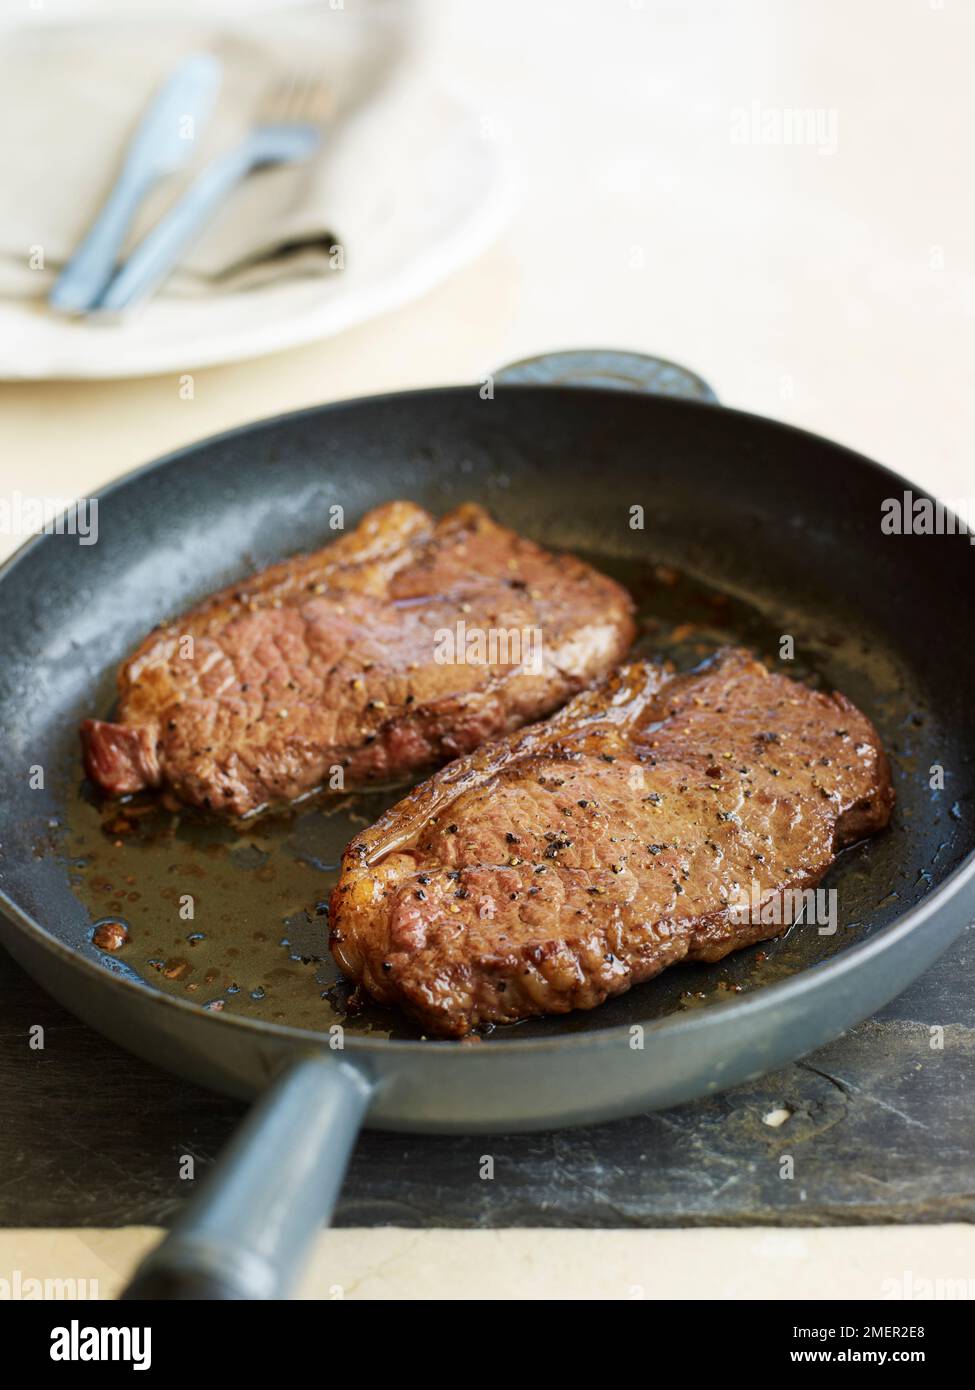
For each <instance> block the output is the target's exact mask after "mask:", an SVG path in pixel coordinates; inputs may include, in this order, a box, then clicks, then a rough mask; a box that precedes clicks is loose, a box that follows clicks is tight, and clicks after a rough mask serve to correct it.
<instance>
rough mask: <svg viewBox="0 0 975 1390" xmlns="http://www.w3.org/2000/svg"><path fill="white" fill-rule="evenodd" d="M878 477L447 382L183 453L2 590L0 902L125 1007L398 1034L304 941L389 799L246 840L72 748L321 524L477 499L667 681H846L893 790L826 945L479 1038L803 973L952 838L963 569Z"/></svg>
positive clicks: (385, 794)
mask: <svg viewBox="0 0 975 1390" xmlns="http://www.w3.org/2000/svg"><path fill="white" fill-rule="evenodd" d="M892 486H893V484H892V481H891V479H890V478H889V476H885V475H883V474H882V473H881V472H880V471H879V470H872V469H869V468H868V467H866V466H865V465H864V464H863V463H862V462H861V461H859V460H857V459H855V458H854V457H853V456H852V455H849V454H846V453H844V451H842V450H840V449H838V448H835V447H834V446H830V445H826V444H823V443H822V442H821V441H817V440H815V439H812V438H811V437H808V436H804V435H801V434H797V433H795V432H793V431H788V430H785V429H782V428H777V427H775V426H772V425H769V424H768V423H767V422H762V421H758V420H754V419H751V418H750V417H746V416H738V415H735V414H733V413H729V412H722V411H715V410H707V409H702V408H699V407H694V406H687V405H684V404H683V403H680V402H676V403H675V402H669V401H658V400H653V399H647V398H640V397H629V396H621V395H616V394H608V393H602V392H578V391H577V392H565V391H553V390H539V389H535V388H517V389H509V390H508V391H505V392H503V393H499V396H498V398H497V399H496V400H495V401H493V402H482V401H480V399H479V398H478V397H477V395H476V393H475V392H463V391H452V392H434V393H422V394H420V395H416V396H411V397H399V398H388V399H386V400H381V401H371V402H360V403H353V404H352V405H349V406H344V407H339V408H331V409H325V410H322V411H320V412H315V413H311V414H305V415H302V416H298V417H292V418H290V419H285V420H282V421H278V422H271V423H269V424H267V425H261V426H256V427H254V428H253V429H251V430H249V431H246V432H242V433H241V432H238V433H237V434H236V435H235V436H231V437H227V438H224V439H220V440H215V441H210V442H208V443H205V444H203V445H201V446H198V448H196V449H194V450H190V451H188V452H187V453H185V454H183V455H180V456H178V457H176V458H175V459H173V460H171V461H170V462H168V463H167V464H166V465H165V466H164V467H162V468H157V469H155V470H153V471H150V472H148V473H144V474H142V475H141V476H140V477H138V478H135V479H133V480H131V481H129V482H127V483H125V484H123V485H122V486H120V487H118V488H117V489H115V490H113V491H111V492H110V493H109V494H108V495H107V496H105V497H104V498H103V499H101V502H100V517H99V531H100V534H99V540H98V543H97V544H96V545H93V546H88V547H84V546H80V545H78V544H77V543H76V541H75V539H74V538H73V537H70V536H63V535H62V536H50V537H45V538H44V539H43V540H42V541H41V542H40V543H39V544H38V545H37V546H35V547H34V549H33V550H31V551H30V552H29V553H28V554H27V555H25V556H24V557H22V558H21V559H20V560H19V561H18V562H17V564H16V565H14V566H13V568H12V569H11V570H10V571H9V572H8V573H7V575H6V576H5V578H4V580H3V583H2V586H0V594H2V595H3V598H4V614H5V620H6V621H5V627H6V629H7V637H6V641H7V643H8V645H9V646H10V647H11V648H12V653H11V659H10V660H9V661H8V662H6V663H5V664H4V670H3V673H2V676H0V681H2V686H0V717H2V724H3V727H4V729H5V730H7V731H8V737H7V739H6V740H5V748H4V751H3V754H2V756H3V759H4V761H5V762H8V763H9V766H8V768H7V769H6V771H7V772H8V774H9V785H11V786H12V787H13V789H14V794H13V796H12V797H11V798H10V801H9V803H8V805H7V806H6V807H5V809H4V810H3V812H2V813H0V815H2V822H0V824H2V846H3V856H4V858H3V882H4V887H5V889H6V891H7V892H8V893H10V895H11V896H12V897H13V899H14V901H15V902H17V903H18V905H19V906H21V907H22V908H23V909H24V910H25V911H26V912H28V913H29V914H30V915H32V916H33V917H35V918H36V919H37V920H38V921H39V922H40V923H41V924H42V926H43V927H44V928H45V929H46V930H48V931H50V932H52V933H53V934H56V935H57V936H59V937H60V938H61V939H62V940H63V941H65V942H67V943H68V944H69V945H70V946H71V947H72V948H73V949H75V950H77V951H80V952H81V953H83V954H84V955H86V956H87V957H88V958H90V959H92V960H95V961H97V962H98V963H99V964H100V965H102V966H104V967H105V968H106V969H108V970H111V971H115V972H117V973H119V974H124V975H127V976H128V977H129V978H131V979H136V980H139V981H140V982H143V983H144V984H145V985H146V987H147V988H150V989H154V990H161V991H163V992H166V993H169V994H173V995H177V996H179V997H181V998H184V999H188V1000H190V1001H193V1002H195V1003H197V1004H199V1005H200V1006H201V1007H205V1008H209V1009H215V1010H218V1011H220V1012H223V1013H224V1014H243V1015H248V1016H250V1017H253V1018H257V1019H266V1020H270V1021H273V1022H277V1023H287V1024H290V1025H293V1026H296V1027H300V1028H305V1029H309V1030H313V1031H322V1030H327V1029H328V1028H329V1027H330V1026H331V1025H332V1024H334V1023H341V1024H342V1025H343V1026H344V1027H345V1028H347V1029H350V1030H352V1031H354V1032H368V1033H372V1034H374V1035H375V1034H378V1035H381V1036H398V1037H415V1036H417V1034H416V1033H415V1031H414V1030H413V1029H412V1028H411V1026H410V1024H409V1023H408V1022H406V1021H405V1020H404V1019H402V1018H401V1017H400V1016H399V1015H398V1014H396V1013H394V1012H391V1011H387V1010H381V1009H378V1008H370V1009H366V1010H365V1011H364V1012H362V1013H358V1014H355V1015H352V1014H350V1013H349V1012H348V1011H347V1008H346V1004H347V993H346V990H345V987H344V985H343V983H342V981H341V980H340V979H339V978H338V976H337V972H336V969H335V966H334V964H333V963H332V961H331V957H330V956H329V953H328V949H327V916H326V912H325V904H326V901H327V898H328V893H329V890H330V888H331V886H332V883H333V882H334V878H335V871H336V867H337V863H338V858H339V855H340V853H341V850H342V849H343V847H344V845H345V843H346V842H347V840H348V839H349V838H350V836H351V835H352V834H354V833H355V832H356V831H357V830H358V829H360V828H361V827H362V826H363V825H365V824H367V823H368V822H369V821H371V820H372V819H374V818H375V816H376V815H377V814H379V812H380V811H381V810H383V809H384V808H385V807H386V806H387V805H388V804H390V802H392V801H393V800H395V799H397V798H398V796H399V795H401V794H402V788H398V789H395V790H394V789H385V790H373V791H369V792H368V793H360V794H349V795H338V796H333V797H332V798H330V799H324V800H321V801H318V802H316V803H313V804H309V805H307V806H305V807H303V808H302V809H300V810H299V811H297V812H294V813H292V814H290V815H280V816H274V817H266V818H263V819H261V820H259V821H256V822H254V823H252V824H250V825H248V826H246V827H244V828H240V827H230V826H225V825H220V824H216V823H213V822H209V821H207V820H205V819H203V818H200V817H197V816H195V815H193V814H191V813H186V812H183V813H181V814H176V813H174V812H171V811H167V810H165V809H162V808H160V807H158V806H156V805H154V804H152V803H149V802H146V803H144V804H142V805H139V804H130V805H128V806H125V807H119V806H103V807H99V806H98V804H97V803H96V802H95V800H94V799H93V798H92V796H91V794H90V791H89V790H88V789H87V788H86V787H85V785H84V784H83V782H82V780H81V778H80V771H79V766H78V751H77V734H76V730H77V724H78V722H79V720H80V719H81V718H82V717H83V716H84V715H86V714H92V713H94V714H97V715H100V716H103V717H104V716H106V715H107V714H108V713H109V711H110V710H111V706H112V700H113V675H114V669H115V667H116V665H117V663H118V661H119V660H120V659H121V658H122V657H123V656H124V655H125V654H126V652H127V651H128V650H130V649H131V647H132V646H133V645H134V644H135V643H136V642H137V641H138V640H139V638H140V637H141V636H142V634H143V633H144V631H145V630H146V629H147V628H148V627H149V626H150V625H151V624H152V623H154V622H156V621H158V620H160V619H161V618H163V617H165V616H169V615H171V614H173V613H176V612H178V611H180V610H181V609H182V608H184V607H185V606H187V605H188V604H189V603H191V602H192V601H193V600H194V599H196V598H198V597H199V596H201V595H202V594H204V593H206V592H208V591H210V590H211V589H213V588H215V587H217V586H218V585H220V584H222V583H224V582H227V581H229V580H230V579H232V578H235V577H237V576H239V575H241V574H243V573H246V572H247V571H249V570H251V569H253V568H254V567H256V566H259V565H262V564H264V563H267V562H268V561H270V560H273V559H277V558H280V557H281V556H282V555H285V554H288V553H293V552H295V551H297V550H302V549H309V548H313V547H316V546H318V545H320V544H324V543H327V541H328V539H329V538H330V537H331V536H332V535H334V532H332V531H330V529H329V517H330V513H329V508H330V507H332V506H335V505H339V506H342V507H343V508H344V509H345V512H346V518H347V524H348V525H351V524H353V523H354V521H355V519H356V518H357V517H358V515H359V514H360V513H361V512H362V511H363V510H365V509H366V508H367V507H369V506H372V505H375V504H377V503H378V502H381V501H384V500H388V499H390V498H392V497H397V496H408V497H411V498H413V499H415V500H417V501H419V502H421V503H423V504H424V505H427V506H429V507H430V508H431V509H432V510H434V511H438V512H439V511H443V510H446V509H447V508H448V507H450V506H453V505H455V504H457V503H459V502H461V501H466V500H471V499H473V500H477V501H481V502H483V503H484V504H485V505H486V506H488V507H489V508H490V509H491V510H492V511H493V512H494V513H495V514H496V515H497V516H498V517H499V518H500V519H501V520H503V521H504V522H506V523H508V524H511V525H514V526H516V527H518V528H519V529H522V530H524V531H525V532H526V533H527V534H529V535H532V536H533V537H535V538H536V539H538V540H540V541H541V542H542V543H544V544H546V545H549V546H552V547H555V548H563V549H568V550H573V551H575V552H576V553H581V554H583V555H584V556H585V557H586V558H588V559H590V560H591V561H592V562H593V563H595V564H596V565H598V566H599V567H600V568H602V569H604V570H605V571H607V572H608V573H611V574H613V575H614V576H615V577H617V578H618V579H620V580H621V581H622V582H623V583H625V584H626V585H627V586H628V587H629V588H630V590H631V591H632V592H633V593H634V595H635V597H636V599H637V602H638V607H639V612H640V618H641V635H640V638H639V643H638V648H637V650H638V651H639V652H640V653H642V654H645V655H649V656H656V657H667V658H670V659H672V660H674V662H675V663H676V664H677V665H678V666H679V667H686V666H689V665H692V664H694V663H695V662H696V661H697V660H699V659H700V658H701V657H702V656H704V655H707V654H708V653H709V652H710V651H712V650H713V649H714V648H715V647H716V646H719V645H721V644H722V643H724V642H741V643H743V644H744V645H746V646H748V647H750V648H752V649H753V650H754V651H756V652H757V653H759V654H760V655H761V656H762V657H763V658H764V659H765V660H766V661H767V662H768V664H769V665H770V666H771V667H772V668H773V669H779V670H782V671H784V672H785V673H786V674H788V675H792V676H795V677H797V678H799V679H803V680H807V681H810V682H811V683H813V684H816V685H820V686H822V687H824V688H832V687H835V688H839V689H842V690H843V691H844V692H845V693H846V694H848V695H849V696H850V697H851V698H852V699H853V700H855V701H856V703H857V704H859V705H860V706H861V707H862V708H863V709H864V710H865V711H866V712H867V713H868V714H869V715H870V716H871V718H873V720H874V721H875V723H876V725H877V727H878V729H879V732H880V734H881V737H882V739H883V741H884V744H885V746H886V748H887V750H888V752H889V754H890V756H891V761H892V766H893V771H894V777H895V781H896V785H897V792H898V808H897V812H896V816H895V822H894V824H893V826H892V828H891V829H890V830H889V831H888V832H887V833H885V834H884V835H883V836H881V837H879V838H878V839H876V840H874V841H872V842H870V843H868V844H865V845H862V846H858V847H856V848H854V849H852V850H850V851H848V852H847V853H846V854H844V855H843V856H842V857H841V859H840V861H839V862H838V863H837V865H836V866H835V867H834V869H833V871H832V872H831V874H830V876H829V878H828V880H827V884H826V886H828V887H832V888H836V889H837V894H838V904H839V920H838V925H837V930H836V931H835V933H833V934H823V933H821V932H820V930H819V929H818V928H817V927H815V926H803V925H798V926H796V927H794V928H793V929H792V930H790V931H789V932H788V933H787V934H786V935H784V936H783V937H781V938H779V939H777V940H774V941H771V942H768V943H765V944H764V945H762V946H760V947H755V948H751V949H748V950H745V951H742V952H739V953H737V954H735V955H733V956H731V957H729V958H728V959H727V960H726V961H724V962H721V963H719V964H717V965H712V966H701V965H695V966H689V967H680V968H676V969H672V970H669V971H667V972H665V973H664V975H662V976H661V977H659V978H658V979H657V980H655V981H651V982H650V983H648V984H646V985H644V986H641V987H639V988H638V989H635V990H633V991H631V992H630V993H629V994H627V995H624V996H621V997H620V998H619V999H617V1000H614V1001H610V1002H609V1003H607V1004H606V1005H604V1006H603V1007H602V1008H600V1009H598V1010H595V1011H593V1012H587V1013H578V1014H573V1015H570V1016H568V1017H566V1018H562V1019H545V1020H540V1021H537V1022H531V1023H526V1024H521V1025H518V1026H517V1027H514V1028H502V1029H498V1030H496V1031H495V1032H494V1033H493V1034H492V1035H491V1037H490V1039H489V1042H490V1045H492V1046H495V1045H504V1044H505V1042H506V1041H509V1040H510V1039H512V1038H522V1037H528V1036H542V1035H549V1034H552V1033H557V1032H567V1031H579V1030H594V1029H602V1028H607V1027H614V1026H619V1025H621V1024H626V1023H633V1022H641V1023H645V1022H647V1021H650V1020H653V1019H657V1018H661V1017H665V1016H668V1015H670V1014H673V1013H675V1012H679V1011H686V1010H693V1009H698V1008H703V1007H707V1006H708V1005H709V1004H712V1003H715V1002H726V1001H728V1000H733V999H734V998H735V997H738V996H740V995H742V994H744V993H747V992H750V991H754V990H756V989H760V988H762V987H763V986H765V985H767V984H769V983H772V982H775V981H778V980H782V979H784V978H786V977H787V976H789V975H792V974H794V973H796V972H797V971H800V970H802V969H805V968H806V967H808V966H810V965H813V964H816V963H818V962H822V961H824V960H827V959H829V958H830V957H831V956H832V955H833V954H835V953H836V952H838V951H842V950H844V949H846V948H847V947H849V946H850V945H851V944H853V943H854V942H857V941H860V940H863V939H864V938H865V937H866V936H868V935H870V934H871V933H873V932H876V931H878V930H882V929H883V927H884V926H885V925H887V924H888V923H890V922H891V921H893V920H894V919H895V918H896V917H898V916H899V915H900V914H901V913H902V912H904V911H905V910H906V909H907V908H909V907H910V906H912V905H913V904H915V903H917V902H919V901H920V900H921V899H922V898H923V897H924V896H925V895H926V894H927V893H929V892H930V891H931V890H932V888H933V887H935V886H936V885H937V884H938V883H939V882H940V881H941V880H942V879H943V878H944V877H945V876H946V875H947V873H949V872H950V871H951V869H953V868H954V867H955V866H956V865H957V864H958V863H959V862H961V860H962V859H963V858H964V856H965V855H966V853H967V852H968V851H969V849H970V848H971V846H972V843H973V840H975V833H973V824H972V817H973V798H972V796H971V791H972V773H973V769H972V752H971V749H970V748H969V747H967V746H966V744H965V741H964V732H965V729H966V725H965V721H964V715H963V713H962V709H963V706H964V702H965V700H967V701H968V708H969V709H970V708H971V697H972V693H973V689H975V679H973V671H972V656H971V655H970V654H969V655H968V656H966V655H965V654H964V652H958V651H954V650H952V649H951V647H950V644H948V645H946V640H947V639H946V636H945V632H944V628H945V624H944V623H943V622H942V621H941V615H942V607H943V603H944V595H945V588H944V586H945V585H949V586H950V585H952V584H954V583H957V582H958V580H959V577H960V576H962V575H963V574H967V575H968V576H969V577H970V570H971V557H970V554H969V550H968V547H967V545H966V542H965V540H964V538H962V537H944V536H942V537H902V536H901V537H898V536H883V535H881V532H880V526H879V520H880V514H881V513H880V503H881V501H882V500H883V498H885V497H886V496H887V495H889V494H890V491H891V487H892ZM634 508H642V513H640V512H637V511H634ZM641 523H642V524H641ZM965 566H967V569H966V568H965ZM786 638H791V639H792V641H793V644H794V650H795V656H794V658H793V659H789V660H783V659H781V654H782V651H783V639H786ZM949 657H950V659H951V664H950V665H949V666H945V665H943V664H941V663H943V662H946V661H948V660H949ZM948 671H950V672H951V676H950V678H947V679H946V673H947V672H948ZM939 767H940V768H943V769H944V779H943V780H944V786H943V787H940V786H939V785H937V783H938V781H939V779H938V777H937V775H936V774H934V773H932V769H936V768H939ZM38 768H40V769H41V773H42V776H41V780H42V781H43V785H37V782H38V777H37V771H36V770H37V769H38ZM31 769H34V771H33V772H31ZM932 781H934V783H935V785H934V786H932ZM31 783H33V785H31ZM103 918H110V919H113V920H117V919H119V918H122V919H124V920H125V921H126V922H127V923H128V926H129V930H130V935H131V940H130V942H129V943H128V944H127V945H126V946H125V947H124V948H123V949H122V950H121V951H119V952H105V951H102V950H100V949H99V948H98V947H97V946H96V944H95V943H94V942H93V940H92V936H93V927H94V924H95V923H96V922H97V921H99V920H100V919H103Z"/></svg>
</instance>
